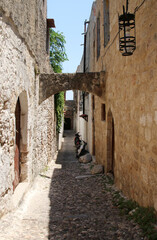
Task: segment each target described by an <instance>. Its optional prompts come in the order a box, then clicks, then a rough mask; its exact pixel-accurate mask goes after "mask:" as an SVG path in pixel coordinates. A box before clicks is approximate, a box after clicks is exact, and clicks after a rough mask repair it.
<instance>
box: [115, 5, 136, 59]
mask: <svg viewBox="0 0 157 240" xmlns="http://www.w3.org/2000/svg"><path fill="white" fill-rule="evenodd" d="M118 17H119V50H120V52H121V53H122V55H123V56H130V55H132V54H133V52H134V51H135V49H136V38H135V33H136V32H135V14H131V13H129V12H128V0H126V11H125V7H124V6H123V14H122V15H120V16H118Z"/></svg>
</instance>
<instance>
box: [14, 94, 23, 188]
mask: <svg viewBox="0 0 157 240" xmlns="http://www.w3.org/2000/svg"><path fill="white" fill-rule="evenodd" d="M20 115H21V107H20V101H19V98H18V101H17V104H16V109H15V120H16V140H15V141H16V144H15V155H14V173H15V177H14V181H13V190H15V188H16V187H17V185H18V184H19V182H20V136H21V133H20V131H21V129H20Z"/></svg>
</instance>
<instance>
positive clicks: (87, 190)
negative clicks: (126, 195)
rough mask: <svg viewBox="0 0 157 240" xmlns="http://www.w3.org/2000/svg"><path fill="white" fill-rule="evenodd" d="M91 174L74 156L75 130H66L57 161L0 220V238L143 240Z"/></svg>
mask: <svg viewBox="0 0 157 240" xmlns="http://www.w3.org/2000/svg"><path fill="white" fill-rule="evenodd" d="M86 166H87V165H86ZM89 172H90V169H86V168H84V164H83V165H81V164H80V163H79V162H78V160H77V159H76V158H75V152H74V146H73V133H72V134H71V133H69V132H67V133H66V134H65V141H64V145H63V148H62V150H61V152H60V153H59V155H58V158H57V161H56V162H54V161H52V162H51V164H49V168H48V170H47V171H44V172H43V173H42V174H41V175H39V176H38V177H37V178H36V181H35V183H34V185H33V187H32V189H31V191H30V192H29V193H28V194H27V195H26V198H25V199H26V200H25V202H24V203H23V204H22V205H21V207H20V208H19V209H18V210H17V211H15V212H14V213H11V214H8V215H6V216H4V217H3V218H2V219H1V220H0V239H1V240H6V239H7V240H17V239H18V240H26V239H29V240H36V239H38V240H43V239H44V240H46V239H49V240H63V239H66V240H71V239H73V240H75V239H77V240H81V239H83V240H84V239H92V240H96V239H99V240H100V239H102V240H103V239H104V240H118V239H119V240H126V239H127V240H142V239H144V238H143V237H142V235H141V230H140V229H139V227H138V226H137V225H136V224H135V223H133V222H130V221H128V220H127V219H126V218H125V217H124V216H120V213H119V210H118V209H117V208H116V207H114V206H113V205H112V197H111V193H110V192H109V191H106V190H105V189H104V184H105V181H106V180H105V178H104V177H103V175H97V176H91V175H89ZM80 176H84V178H81V177H80ZM78 177H80V178H78ZM111 191H112V190H111Z"/></svg>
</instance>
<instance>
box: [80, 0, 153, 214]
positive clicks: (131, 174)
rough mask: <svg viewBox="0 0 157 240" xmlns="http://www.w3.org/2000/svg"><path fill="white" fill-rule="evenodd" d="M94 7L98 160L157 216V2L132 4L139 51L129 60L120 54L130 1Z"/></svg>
mask: <svg viewBox="0 0 157 240" xmlns="http://www.w3.org/2000/svg"><path fill="white" fill-rule="evenodd" d="M94 4H95V7H94V8H92V13H91V15H93V16H94V18H93V17H91V18H90V23H89V26H88V30H87V52H86V54H87V55H86V68H85V69H86V71H88V72H100V71H105V77H104V81H105V85H104V87H103V89H102V92H103V94H102V97H101V98H100V97H98V96H96V95H95V96H93V97H92V98H91V99H92V101H91V111H93V112H94V118H93V120H94V121H93V123H92V124H93V126H94V128H92V126H89V127H90V128H91V129H94V135H93V136H94V144H93V146H94V151H95V156H96V160H97V162H99V163H102V164H103V165H104V167H105V172H112V173H113V174H114V178H115V183H116V185H117V187H118V188H119V189H121V190H122V191H123V193H124V194H125V195H126V196H128V197H129V198H132V199H134V200H135V201H137V202H138V203H139V204H141V205H143V206H153V207H154V208H155V209H156V211H157V79H156V76H157V47H156V46H157V45H156V43H157V15H156V12H157V1H156V0H152V1H147V0H146V1H142V0H141V1H140V0H135V1H129V12H130V13H135V22H136V50H135V52H134V53H133V55H132V56H127V57H125V56H122V54H121V53H120V51H119V37H118V32H119V27H118V13H119V14H122V13H123V5H125V1H124V0H117V1H114V0H103V1H102V0H97V1H95V3H94ZM88 36H89V37H88ZM88 49H89V50H88ZM91 117H93V116H91ZM92 131H93V130H92ZM91 153H92V150H91Z"/></svg>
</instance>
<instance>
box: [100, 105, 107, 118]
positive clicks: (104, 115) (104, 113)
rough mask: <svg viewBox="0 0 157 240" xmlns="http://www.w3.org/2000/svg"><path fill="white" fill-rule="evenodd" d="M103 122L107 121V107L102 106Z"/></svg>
mask: <svg viewBox="0 0 157 240" xmlns="http://www.w3.org/2000/svg"><path fill="white" fill-rule="evenodd" d="M101 120H102V121H106V106H105V104H101Z"/></svg>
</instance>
